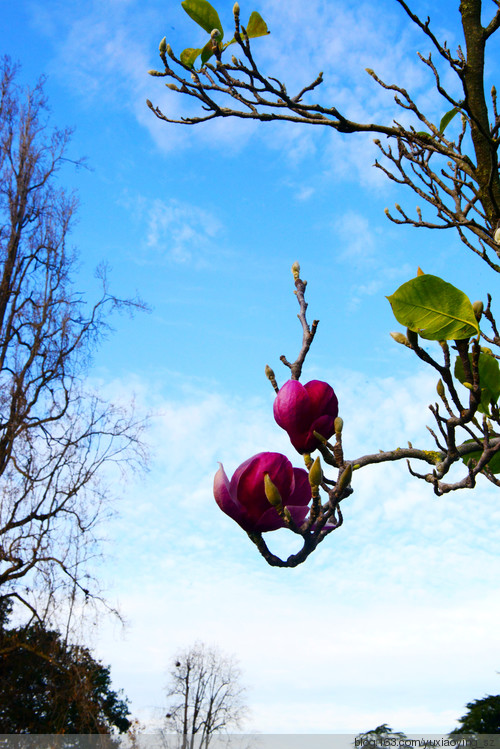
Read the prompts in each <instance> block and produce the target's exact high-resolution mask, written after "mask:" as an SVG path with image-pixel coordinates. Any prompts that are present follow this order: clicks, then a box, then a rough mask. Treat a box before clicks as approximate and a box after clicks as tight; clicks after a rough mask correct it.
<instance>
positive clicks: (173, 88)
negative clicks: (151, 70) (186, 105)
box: [165, 83, 179, 91]
mask: <svg viewBox="0 0 500 749" xmlns="http://www.w3.org/2000/svg"><path fill="white" fill-rule="evenodd" d="M165 86H166V87H167V88H169V89H170V90H171V91H178V90H179V89H178V88H177V86H176V85H175V83H166V84H165Z"/></svg>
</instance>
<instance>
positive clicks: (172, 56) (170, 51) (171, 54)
mask: <svg viewBox="0 0 500 749" xmlns="http://www.w3.org/2000/svg"><path fill="white" fill-rule="evenodd" d="M166 50H167V55H168V56H169V57H171V58H172V60H173V59H174V53H173V52H172V47H171V46H170V44H167V47H166Z"/></svg>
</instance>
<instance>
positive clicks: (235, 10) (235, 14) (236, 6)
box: [233, 3, 240, 18]
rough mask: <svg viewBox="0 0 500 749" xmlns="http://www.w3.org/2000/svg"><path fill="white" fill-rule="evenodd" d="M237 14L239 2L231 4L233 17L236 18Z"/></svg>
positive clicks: (238, 13)
mask: <svg viewBox="0 0 500 749" xmlns="http://www.w3.org/2000/svg"><path fill="white" fill-rule="evenodd" d="M239 15H240V6H239V4H238V3H235V4H234V5H233V16H234V17H235V18H238V16H239Z"/></svg>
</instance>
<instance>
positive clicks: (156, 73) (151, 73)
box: [148, 70, 165, 76]
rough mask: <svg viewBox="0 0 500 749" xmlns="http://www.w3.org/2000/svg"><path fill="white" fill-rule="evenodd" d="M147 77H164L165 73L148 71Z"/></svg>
mask: <svg viewBox="0 0 500 749" xmlns="http://www.w3.org/2000/svg"><path fill="white" fill-rule="evenodd" d="M148 75H157V76H158V75H161V76H163V75H165V73H160V71H159V70H148Z"/></svg>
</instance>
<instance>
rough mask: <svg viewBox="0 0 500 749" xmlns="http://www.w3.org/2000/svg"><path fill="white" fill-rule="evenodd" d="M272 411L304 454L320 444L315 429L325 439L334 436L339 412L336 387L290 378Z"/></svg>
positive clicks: (281, 389) (298, 449)
mask: <svg viewBox="0 0 500 749" xmlns="http://www.w3.org/2000/svg"><path fill="white" fill-rule="evenodd" d="M273 410H274V418H275V420H276V423H277V424H278V426H280V427H281V428H282V429H284V430H285V431H286V432H288V436H289V437H290V441H291V443H292V445H293V446H294V447H295V449H296V450H297V452H299V453H302V455H303V454H304V453H310V452H312V451H313V450H315V449H316V448H317V447H318V444H319V441H318V439H317V438H316V437H315V436H314V432H315V431H316V432H318V433H319V434H321V435H323V437H324V438H325V439H329V438H330V437H331V436H332V434H333V433H334V431H335V429H334V422H335V419H336V418H337V416H338V413H339V409H338V401H337V396H336V395H335V393H334V391H333V388H332V387H330V385H328V383H326V382H320V381H319V380H312V381H311V382H308V383H306V384H305V385H302V384H301V383H300V382H298V381H297V380H288V382H285V384H284V385H283V386H282V387H281V388H280V390H279V392H278V395H277V396H276V399H275V401H274V406H273Z"/></svg>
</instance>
